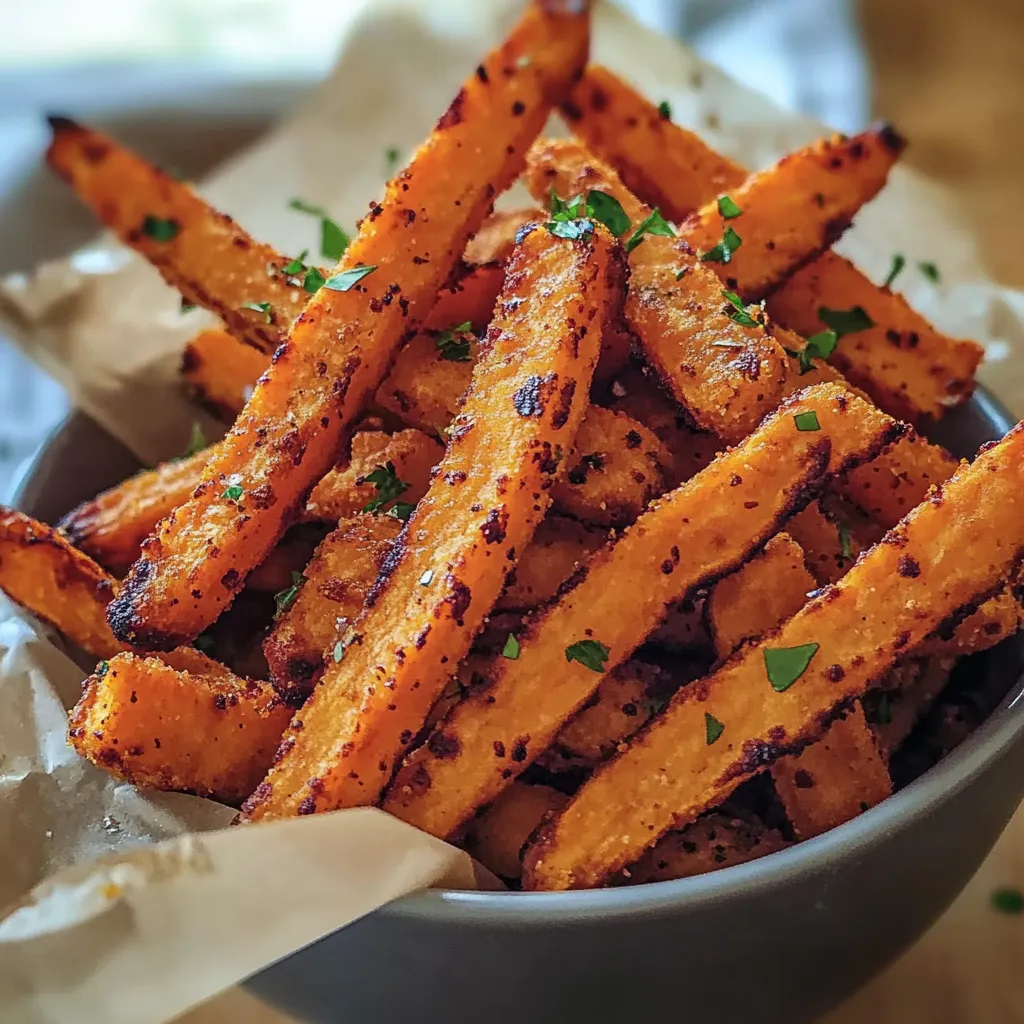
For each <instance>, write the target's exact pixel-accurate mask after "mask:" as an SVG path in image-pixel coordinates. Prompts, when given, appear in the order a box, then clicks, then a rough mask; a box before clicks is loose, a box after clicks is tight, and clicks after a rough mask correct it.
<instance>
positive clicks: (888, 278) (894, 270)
mask: <svg viewBox="0 0 1024 1024" xmlns="http://www.w3.org/2000/svg"><path fill="white" fill-rule="evenodd" d="M906 265H907V259H906V257H905V256H904V255H903V254H902V253H896V255H895V256H893V258H892V266H891V267H890V268H889V273H888V274H886V275H885V280H884V281H883V282H882V287H883V288H891V287H892V283H893V281H895V280H896V278H897V277H899V276H900V274H901V273H902V271H903V268H904V267H905V266H906Z"/></svg>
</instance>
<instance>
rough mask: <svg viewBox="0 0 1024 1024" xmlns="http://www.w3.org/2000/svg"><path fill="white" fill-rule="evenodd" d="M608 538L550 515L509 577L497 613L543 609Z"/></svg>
mask: <svg viewBox="0 0 1024 1024" xmlns="http://www.w3.org/2000/svg"><path fill="white" fill-rule="evenodd" d="M607 539H608V535H607V533H606V532H605V531H603V530H594V529H591V528H589V527H587V526H584V524H583V523H580V522H577V521H576V520H575V519H569V518H567V517H566V516H556V515H549V516H547V517H545V519H544V521H543V522H542V523H541V524H540V526H538V527H537V532H536V533H535V534H534V535H533V540H532V541H531V542H530V546H529V547H528V548H527V549H526V550H525V551H524V552H523V553H522V555H521V556H520V558H519V561H518V563H517V564H516V567H515V568H514V569H513V570H512V572H511V573H509V576H508V580H507V582H506V584H505V591H504V593H503V594H502V595H501V597H500V598H498V603H497V604H496V605H495V606H494V608H495V611H509V610H510V609H524V610H525V609H529V608H539V607H540V606H541V605H545V604H547V603H548V602H549V601H551V600H552V599H553V598H554V597H555V596H556V594H557V593H558V588H559V587H561V585H562V584H563V583H565V581H566V580H567V579H568V578H569V577H570V576H571V575H572V574H573V572H574V571H575V570H576V568H577V567H578V566H579V565H580V564H581V563H582V562H583V561H584V560H585V559H586V558H587V557H589V556H590V555H591V554H593V553H594V552H595V551H596V550H597V549H598V548H599V547H601V546H602V545H603V544H605V543H606V541H607Z"/></svg>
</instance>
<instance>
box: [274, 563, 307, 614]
mask: <svg viewBox="0 0 1024 1024" xmlns="http://www.w3.org/2000/svg"><path fill="white" fill-rule="evenodd" d="M302 582H303V576H302V573H301V572H296V571H295V570H293V571H292V585H291V586H290V587H286V588H285V589H284V590H279V591H278V592H277V593H276V594H275V595H274V606H275V608H276V610H275V612H274V616H275V617H277V616H278V615H284V613H285V612H286V611H288V609H289V608H291V606H292V605H293V604H295V598H297V597H298V596H299V590H300V589H301V587H302Z"/></svg>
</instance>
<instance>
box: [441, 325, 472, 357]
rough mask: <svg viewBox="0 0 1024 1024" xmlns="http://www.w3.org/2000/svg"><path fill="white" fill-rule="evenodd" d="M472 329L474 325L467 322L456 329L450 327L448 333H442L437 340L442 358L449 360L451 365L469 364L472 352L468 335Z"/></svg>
mask: <svg viewBox="0 0 1024 1024" xmlns="http://www.w3.org/2000/svg"><path fill="white" fill-rule="evenodd" d="M472 329H473V325H472V324H471V323H470V322H469V321H468V320H467V321H466V322H465V323H461V324H458V325H457V326H455V327H449V328H448V330H447V331H441V333H440V334H439V335H438V336H437V339H436V344H437V351H438V352H439V353H440V355H441V358H442V359H447V360H448V362H450V363H468V362H469V360H470V358H471V350H470V345H469V338H467V337H466V335H467V334H469V333H470V332H471V331H472Z"/></svg>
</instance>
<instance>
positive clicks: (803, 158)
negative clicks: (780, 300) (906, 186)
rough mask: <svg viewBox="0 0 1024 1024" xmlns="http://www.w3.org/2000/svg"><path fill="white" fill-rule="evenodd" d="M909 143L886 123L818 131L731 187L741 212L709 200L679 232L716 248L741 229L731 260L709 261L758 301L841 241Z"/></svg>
mask: <svg viewBox="0 0 1024 1024" xmlns="http://www.w3.org/2000/svg"><path fill="white" fill-rule="evenodd" d="M903 147H904V142H903V140H902V139H901V138H900V137H899V136H898V135H897V134H896V132H895V131H893V129H892V128H891V127H889V126H888V125H884V124H883V125H880V126H877V127H874V128H869V129H868V130H867V131H863V132H860V133H859V134H858V135H853V136H850V137H846V136H843V135H836V136H833V137H832V138H828V139H820V140H819V141H817V142H815V143H812V144H811V145H810V146H807V147H806V148H804V149H798V150H796V151H795V152H793V153H789V154H788V155H786V156H784V157H783V158H782V159H781V160H780V161H779V162H778V163H777V164H775V165H774V166H773V167H769V168H768V169H767V170H764V171H760V172H759V173H757V174H752V175H751V176H750V177H749V178H747V180H746V181H745V182H743V184H741V185H739V186H737V187H736V188H733V189H731V190H730V191H729V197H730V198H731V199H732V200H733V202H734V203H735V204H736V206H737V207H739V209H740V211H741V212H740V213H739V214H738V215H736V216H732V217H730V218H726V216H725V215H724V214H723V213H721V212H720V211H719V209H718V203H717V201H716V200H711V201H709V202H708V203H706V204H705V205H704V206H702V207H701V208H700V209H699V210H697V211H696V212H694V213H693V214H692V215H691V216H690V217H688V218H687V219H686V221H685V222H684V223H683V224H681V225H680V226H679V233H680V235H682V237H684V238H685V239H686V240H687V241H688V242H689V243H690V245H692V246H693V247H694V248H695V249H697V250H698V251H700V252H702V253H709V254H710V252H711V250H712V249H714V247H715V246H717V245H718V244H719V243H720V242H721V241H722V237H723V233H724V232H725V231H726V230H727V229H731V230H732V231H733V232H735V234H736V235H738V236H739V237H740V238H741V239H742V245H740V246H739V247H738V248H735V249H734V250H733V252H732V255H731V257H730V259H729V260H728V262H725V261H724V260H716V261H709V262H708V263H707V264H706V265H707V266H709V267H711V268H712V269H713V270H714V271H715V272H716V273H717V274H718V276H719V277H720V278H721V280H722V283H723V284H724V285H725V286H726V287H727V288H730V289H731V290H732V291H734V292H737V293H738V294H739V296H740V297H741V298H742V299H743V300H744V301H746V302H760V301H761V300H762V299H763V298H764V297H765V296H766V295H767V294H768V293H769V292H771V291H774V289H775V288H777V287H778V286H779V285H780V284H781V283H782V282H783V281H784V280H785V279H786V278H787V277H788V276H789V275H790V274H791V273H792V272H793V271H794V270H796V269H798V268H799V267H802V266H804V265H805V264H806V263H808V262H809V261H810V260H812V259H814V258H815V257H816V256H818V255H820V254H821V253H822V252H824V251H825V250H826V249H829V248H831V247H832V245H833V243H834V242H836V241H838V239H839V238H840V237H841V236H842V234H843V232H844V231H845V230H846V229H847V228H848V227H849V226H850V224H851V223H852V221H853V217H854V214H856V213H857V211H858V210H859V209H860V208H861V207H862V206H863V205H864V204H865V203H866V202H868V200H870V199H872V198H873V197H874V196H875V195H876V194H877V193H878V191H879V189H881V187H882V186H883V185H884V184H885V180H886V178H887V177H888V175H889V171H890V170H891V169H892V166H893V164H895V163H896V159H897V157H898V156H899V155H900V153H901V152H902V151H903ZM812 333H813V332H812Z"/></svg>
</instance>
